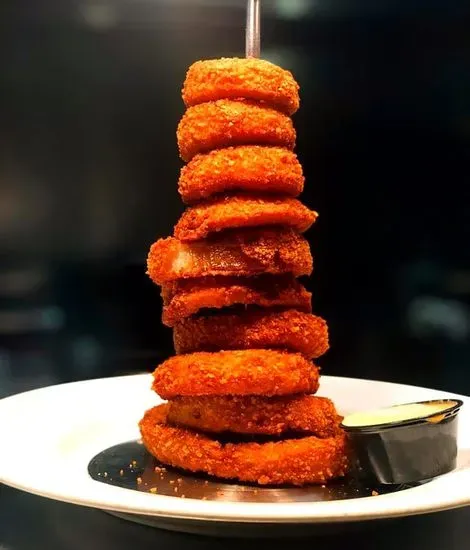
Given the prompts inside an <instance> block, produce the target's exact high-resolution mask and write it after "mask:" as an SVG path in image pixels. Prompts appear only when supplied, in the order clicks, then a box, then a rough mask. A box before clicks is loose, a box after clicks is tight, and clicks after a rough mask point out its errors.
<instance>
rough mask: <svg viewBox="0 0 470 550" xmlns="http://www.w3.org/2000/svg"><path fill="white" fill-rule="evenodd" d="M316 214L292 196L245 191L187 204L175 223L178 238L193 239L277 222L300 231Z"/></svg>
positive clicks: (313, 219)
mask: <svg viewBox="0 0 470 550" xmlns="http://www.w3.org/2000/svg"><path fill="white" fill-rule="evenodd" d="M317 217H318V214H317V213H316V212H314V211H312V210H309V209H308V208H307V207H306V206H305V205H303V204H302V203H301V202H300V201H299V200H297V199H293V198H279V197H261V196H256V195H249V194H246V193H245V194H239V195H232V196H224V197H216V198H213V199H209V200H208V201H206V202H203V203H200V204H198V205H196V206H193V207H191V208H188V209H187V210H186V211H185V212H184V213H183V215H182V216H181V218H180V219H179V221H178V223H177V224H176V226H175V231H174V236H175V237H176V238H177V239H180V241H183V242H186V241H197V240H199V239H204V238H205V237H207V236H208V235H209V234H210V233H215V232H218V231H223V230H224V229H237V228H242V227H257V226H270V225H280V226H285V227H292V229H295V230H296V231H298V232H299V233H303V232H305V231H307V229H309V228H310V226H311V225H312V224H313V223H314V222H315V220H316V219H317Z"/></svg>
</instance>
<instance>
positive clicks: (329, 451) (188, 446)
mask: <svg viewBox="0 0 470 550" xmlns="http://www.w3.org/2000/svg"><path fill="white" fill-rule="evenodd" d="M139 427H140V432H141V434H142V440H143V443H144V445H145V447H146V448H147V450H148V451H149V452H150V453H151V454H152V455H153V456H155V457H156V458H157V459H158V460H159V461H161V462H163V463H164V464H168V465H170V466H174V467H177V468H182V469H184V470H189V471H191V472H205V473H207V474H209V475H212V476H216V477H220V478H226V479H238V480H240V481H245V482H254V483H258V484H260V485H283V484H292V485H306V484H314V483H326V482H327V481H329V480H331V479H334V478H337V477H342V476H344V475H345V473H346V471H347V467H348V462H347V458H346V439H345V436H344V434H343V433H341V434H339V435H337V436H335V437H329V438H326V439H320V438H317V437H314V436H310V437H304V438H301V439H286V440H284V441H275V442H274V441H272V442H267V443H220V442H219V441H217V440H216V439H212V438H210V437H208V436H207V435H204V434H201V433H198V432H194V431H192V430H189V429H185V428H178V427H175V426H171V425H169V424H168V423H167V406H166V405H160V406H158V407H154V408H153V409H150V410H149V411H147V412H146V413H145V415H144V417H143V419H142V420H141V421H140V424H139Z"/></svg>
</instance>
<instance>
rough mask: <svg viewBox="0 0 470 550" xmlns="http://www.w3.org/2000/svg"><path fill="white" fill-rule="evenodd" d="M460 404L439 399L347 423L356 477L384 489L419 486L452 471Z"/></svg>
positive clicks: (380, 411)
mask: <svg viewBox="0 0 470 550" xmlns="http://www.w3.org/2000/svg"><path fill="white" fill-rule="evenodd" d="M462 405H463V402H462V401H460V400H459V399H435V400H432V401H423V402H421V403H407V404H403V405H395V406H394V407H386V408H384V409H377V410H371V411H362V412H357V413H353V414H350V415H348V416H346V417H345V418H344V419H343V422H342V424H341V425H342V427H343V428H344V429H345V430H346V434H347V436H348V443H349V452H350V464H351V467H352V473H353V475H354V477H357V478H359V479H361V480H362V481H364V482H365V481H367V482H368V483H369V482H372V483H375V484H382V485H399V484H401V483H417V482H421V481H425V480H429V479H432V478H433V477H436V476H440V475H443V474H445V473H447V472H450V471H451V470H453V469H454V468H455V466H456V460H457V453H458V444H457V423H458V413H459V410H460V408H461V407H462Z"/></svg>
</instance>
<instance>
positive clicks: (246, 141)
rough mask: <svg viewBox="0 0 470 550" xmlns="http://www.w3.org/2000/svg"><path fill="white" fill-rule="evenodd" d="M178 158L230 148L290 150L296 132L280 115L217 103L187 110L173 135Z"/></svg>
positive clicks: (259, 108)
mask: <svg viewBox="0 0 470 550" xmlns="http://www.w3.org/2000/svg"><path fill="white" fill-rule="evenodd" d="M176 134H177V138H178V147H179V151H180V156H181V158H182V159H183V160H184V161H186V162H188V161H190V160H191V159H192V158H193V157H194V155H197V154H198V153H206V152H208V151H211V150H212V149H221V148H223V147H229V146H233V145H278V146H281V147H287V148H288V149H293V148H294V146H295V137H296V134H295V129H294V126H293V124H292V120H291V119H290V118H289V117H288V116H287V115H284V114H283V113H280V112H279V111H276V110H275V109H271V108H270V107H264V106H261V105H259V104H257V103H254V102H251V101H232V100H228V99H220V100H219V101H214V102H211V103H201V104H200V105H196V106H194V107H190V108H189V109H188V110H187V111H186V113H185V114H184V115H183V118H182V119H181V121H180V123H179V125H178V130H177V132H176Z"/></svg>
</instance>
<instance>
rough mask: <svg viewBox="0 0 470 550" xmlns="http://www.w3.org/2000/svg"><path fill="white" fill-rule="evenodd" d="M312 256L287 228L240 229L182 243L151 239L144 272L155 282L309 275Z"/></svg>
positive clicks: (301, 240) (306, 245)
mask: <svg viewBox="0 0 470 550" xmlns="http://www.w3.org/2000/svg"><path fill="white" fill-rule="evenodd" d="M312 269H313V260H312V255H311V253H310V247H309V244H308V242H307V240H306V239H305V238H304V237H302V236H301V235H298V234H297V233H296V232H295V231H293V230H292V229H289V228H274V227H271V228H266V229H265V228H261V229H259V228H254V229H240V230H237V231H227V232H224V233H219V234H217V235H215V236H213V237H211V238H209V239H206V240H202V241H194V242H191V243H182V242H181V241H180V240H178V239H175V238H174V237H168V238H166V239H160V240H159V241H157V242H156V243H154V244H153V245H152V246H151V248H150V252H149V256H148V259H147V273H148V275H149V276H150V278H151V279H152V280H153V281H154V282H155V283H157V284H160V285H161V284H164V283H167V282H169V281H174V280H176V279H181V278H189V277H205V276H208V275H236V276H239V275H258V274H260V273H272V274H279V273H292V274H294V275H295V276H296V277H299V276H301V275H309V274H310V273H311V272H312Z"/></svg>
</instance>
